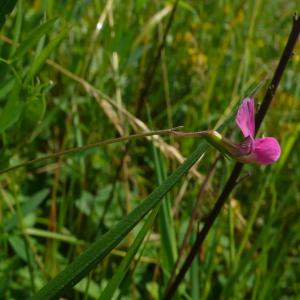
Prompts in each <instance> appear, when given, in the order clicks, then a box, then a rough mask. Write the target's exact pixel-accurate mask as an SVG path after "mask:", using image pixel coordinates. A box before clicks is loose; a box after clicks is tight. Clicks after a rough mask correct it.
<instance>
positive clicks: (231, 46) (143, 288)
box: [0, 0, 300, 300]
mask: <svg viewBox="0 0 300 300" xmlns="http://www.w3.org/2000/svg"><path fill="white" fill-rule="evenodd" d="M5 2H6V1H3V3H5ZM8 2H9V1H8ZM8 2H7V3H8ZM12 3H13V1H11V4H9V5H8V6H1V5H0V24H2V23H3V26H2V29H1V33H0V58H1V59H0V134H1V137H0V138H1V148H0V154H1V155H0V172H1V170H3V169H6V168H9V167H12V166H15V165H18V164H22V163H24V162H27V161H29V160H35V159H38V158H40V157H43V156H45V155H48V154H51V153H56V152H60V151H64V150H66V149H71V148H77V147H82V146H85V145H88V144H92V143H97V142H99V141H105V140H108V139H113V138H117V137H120V136H127V135H130V134H136V133H141V132H144V131H146V130H148V129H150V130H157V129H165V128H170V127H173V126H180V125H184V130H186V131H198V130H206V129H211V128H216V127H219V126H221V128H222V133H223V134H224V135H226V136H227V137H229V138H232V139H234V140H236V141H239V140H241V136H240V134H239V133H238V130H237V128H236V126H235V123H234V120H233V117H234V115H235V112H236V108H237V106H238V104H239V102H240V101H241V100H242V99H243V98H244V97H245V96H247V95H248V94H249V91H253V90H254V89H256V88H257V91H256V94H255V100H256V102H257V103H259V102H261V101H262V97H263V95H264V92H265V89H266V86H267V85H266V82H267V81H268V80H270V77H271V76H272V74H273V72H274V69H275V67H276V64H277V62H278V60H279V58H280V55H281V53H282V50H283V47H284V45H285V42H286V40H287V37H288V34H289V31H290V28H291V24H292V16H293V13H294V11H296V10H297V9H299V7H297V3H296V1H290V2H288V3H287V2H286V1H283V0H272V1H260V0H256V1H247V2H246V1H237V0H234V1H221V0H218V1H196V0H192V1H187V0H182V1H179V2H178V7H177V9H176V11H175V14H174V18H173V20H172V22H171V24H170V28H169V31H168V32H167V36H166V41H165V44H164V47H163V52H162V53H161V55H160V59H159V63H158V64H157V65H155V60H156V57H157V53H158V52H157V51H158V49H159V47H160V45H161V43H162V41H163V36H164V31H165V30H166V27H167V24H168V22H169V18H170V17H171V15H172V8H173V5H174V3H175V2H174V1H169V2H167V1H145V0H139V1H133V0H125V1H120V0H109V1H83V0H81V1H51V0H45V1H41V0H36V1H31V2H30V1H29V2H28V1H24V0H19V1H18V2H17V4H16V6H15V8H14V9H13V10H12V12H10V11H11V9H12V7H11V6H12ZM5 14H7V17H6V19H5V18H4V15H5ZM299 67H300V43H299V42H298V44H297V46H296V49H295V52H294V56H293V59H291V61H290V63H289V65H288V68H287V69H286V71H285V73H284V77H283V79H282V81H281V82H280V86H279V89H278V91H277V93H276V95H275V98H274V101H273V102H272V105H271V107H270V109H269V111H268V113H267V117H266V119H265V120H264V123H263V125H262V128H261V130H260V132H259V135H260V136H262V135H266V136H274V137H276V138H277V139H278V140H279V141H280V144H281V147H282V156H281V158H280V160H279V161H278V162H277V163H276V164H274V165H272V166H268V167H262V166H256V165H247V166H245V167H244V169H243V174H242V176H243V175H247V174H248V173H250V176H246V177H245V178H244V179H243V180H242V181H241V182H240V183H239V184H238V185H237V187H236V189H235V190H234V193H232V194H231V196H230V198H229V199H228V201H227V204H226V205H225V207H224V208H223V210H222V213H221V214H220V215H219V216H218V219H217V222H216V223H215V224H214V226H213V228H212V229H211V231H210V232H209V235H208V236H207V239H206V240H205V242H204V245H203V246H202V248H201V249H199V255H198V256H197V258H196V260H195V261H194V263H193V265H192V267H191V269H190V270H189V272H188V273H187V275H186V277H185V280H184V281H183V282H182V283H181V285H180V287H179V289H178V292H177V294H176V296H175V297H174V298H175V299H201V300H204V299H208V300H209V299H297V297H299V296H298V295H299V294H300V284H299V278H300V260H299V257H300V248H299V241H300V235H299V232H300V221H299V211H300V202H299V199H300V192H299V178H300V171H299V170H300V159H299V154H298V153H299V151H300V148H299V132H300V127H299V116H300V75H299ZM152 68H154V70H155V72H154V77H153V79H152V78H149V74H150V73H151V72H149V70H151V69H152ZM145 87H147V92H146V94H143V93H144V90H145ZM141 95H142V96H143V97H141ZM141 98H142V101H143V102H142V103H143V105H140V104H139V102H140V101H141ZM147 107H148V109H147ZM150 120H151V121H150ZM199 144H200V140H199V139H197V138H173V137H171V136H161V137H159V138H155V139H152V138H151V137H141V138H138V139H131V140H130V141H129V142H128V141H123V142H122V143H114V144H111V145H105V146H101V147H96V148H90V149H87V150H86V151H78V152H76V153H73V154H72V155H64V156H58V157H55V158H54V159H52V160H49V161H45V162H42V161H37V162H36V163H34V164H29V165H26V166H24V167H22V168H18V169H15V170H13V171H11V172H7V173H3V174H1V175H0V197H1V200H0V298H1V299H30V298H33V297H35V298H36V299H41V297H42V298H43V299H44V298H47V297H48V298H50V297H54V299H55V297H57V295H59V294H60V295H63V296H64V297H65V298H66V299H110V298H112V299H160V298H161V297H162V295H163V292H164V291H165V289H166V285H167V283H168V280H169V278H170V276H171V272H172V268H173V266H174V263H175V262H176V260H177V259H178V254H179V248H180V247H181V244H182V242H183V240H184V235H185V232H186V230H187V227H188V224H189V221H190V218H191V215H192V212H193V207H194V203H195V202H196V201H197V198H198V196H199V195H198V194H199V190H200V188H201V184H202V183H203V180H204V179H205V176H207V175H208V174H209V172H210V171H211V168H212V166H213V164H214V162H215V160H216V159H217V163H216V166H215V170H214V173H213V177H212V178H211V180H210V181H209V184H207V186H206V189H205V192H204V193H203V195H202V196H201V197H202V198H201V201H200V202H199V203H200V204H199V205H200V207H199V216H200V217H199V218H197V219H196V220H195V221H194V222H193V230H192V232H191V234H190V235H189V236H188V239H187V243H186V246H185V248H184V251H183V254H184V256H185V255H186V254H187V252H188V249H189V247H190V246H191V245H192V243H193V241H194V237H195V234H196V231H197V230H198V229H199V228H201V227H202V226H203V222H204V221H205V220H206V217H207V215H208V214H209V212H210V210H211V208H212V207H213V204H214V202H215V200H216V198H217V197H218V195H219V194H220V192H221V191H222V187H223V186H224V184H225V182H226V179H227V178H228V176H229V175H230V172H231V170H232V166H233V164H234V162H233V161H232V160H228V159H225V158H222V157H221V158H219V153H217V151H216V150H215V149H212V148H208V151H207V152H206V153H205V155H204V157H202V159H201V160H200V162H199V163H198V164H196V167H194V168H191V166H192V165H193V163H194V162H195V161H196V160H197V158H199V157H200V155H201V154H202V152H203V151H204V150H206V149H207V147H206V144H200V146H199ZM184 157H188V159H187V160H186V162H185V163H183V161H184V159H183V158H184ZM190 168H191V169H190ZM178 170H179V171H178ZM170 178H171V179H170ZM171 188H172V189H171ZM153 195H154V196H153ZM153 208H154V210H152V209H153ZM150 211H151V212H150ZM149 212H150V214H148V213H149ZM132 216H134V218H133V217H132ZM104 242H105V245H104V244H103V243H104ZM87 249H90V250H87ZM91 249H92V250H91ZM91 253H92V255H91ZM184 258H185V257H180V265H181V264H182V262H183V261H184ZM74 266H75V267H74ZM66 274H67V275H66ZM62 286H63V287H64V289H63V290H62V289H61V287H62ZM42 288H43V289H42ZM41 289H42V290H41ZM104 291H105V293H103V292H104ZM41 295H42V296H41ZM108 295H109V296H108ZM111 295H113V296H111Z"/></svg>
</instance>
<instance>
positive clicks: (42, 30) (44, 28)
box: [12, 18, 57, 60]
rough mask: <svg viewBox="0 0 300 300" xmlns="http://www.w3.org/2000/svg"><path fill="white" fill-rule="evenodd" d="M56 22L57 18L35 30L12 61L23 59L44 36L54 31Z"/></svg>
mask: <svg viewBox="0 0 300 300" xmlns="http://www.w3.org/2000/svg"><path fill="white" fill-rule="evenodd" d="M56 20H57V19H56V18H54V19H51V20H48V21H47V22H45V23H43V24H42V25H40V26H38V27H37V28H35V29H34V30H33V31H32V32H31V33H30V34H29V35H28V37H27V38H26V39H25V40H24V41H23V42H22V43H21V45H20V47H19V48H18V49H17V50H16V53H15V55H14V56H13V57H12V60H17V59H19V58H21V57H22V56H23V55H24V54H25V53H26V52H27V51H28V50H29V49H30V48H32V47H33V46H34V45H35V44H36V43H37V42H38V41H39V39H40V38H41V37H42V36H43V35H45V34H47V33H48V32H49V31H50V30H51V29H52V27H53V25H54V23H55V21H56Z"/></svg>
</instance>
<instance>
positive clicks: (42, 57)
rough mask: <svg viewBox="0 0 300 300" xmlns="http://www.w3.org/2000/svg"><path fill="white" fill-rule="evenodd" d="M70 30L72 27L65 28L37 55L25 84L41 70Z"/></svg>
mask: <svg viewBox="0 0 300 300" xmlns="http://www.w3.org/2000/svg"><path fill="white" fill-rule="evenodd" d="M69 30H70V27H66V28H65V29H63V30H62V31H61V32H60V33H59V34H58V35H57V36H56V37H55V38H54V39H53V40H51V41H50V43H49V44H48V45H47V46H46V47H45V48H44V49H43V50H42V51H41V53H40V54H39V55H37V56H36V57H35V59H34V61H33V62H32V65H31V66H30V69H29V71H28V74H27V76H26V78H25V80H24V85H26V84H28V82H29V81H30V80H32V79H33V77H34V76H35V75H36V74H37V73H38V72H39V70H40V69H41V67H42V66H43V64H44V63H45V61H46V59H47V58H48V57H49V55H50V54H51V53H52V52H53V51H54V50H55V48H56V47H57V46H58V45H59V44H60V42H61V41H62V40H63V39H64V38H65V37H66V35H67V33H68V32H69Z"/></svg>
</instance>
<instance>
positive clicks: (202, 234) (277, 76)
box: [163, 15, 300, 300]
mask: <svg viewBox="0 0 300 300" xmlns="http://www.w3.org/2000/svg"><path fill="white" fill-rule="evenodd" d="M299 34H300V17H299V16H297V15H295V16H294V20H293V27H292V30H291V32H290V35H289V38H288V41H287V44H286V46H285V48H284V51H283V54H282V56H281V59H280V61H279V63H278V66H277V68H276V70H275V73H274V76H273V79H272V81H271V83H270V85H269V88H268V89H267V92H266V94H265V97H264V99H263V102H262V105H261V106H260V109H259V111H258V113H257V115H256V118H255V123H256V133H257V131H258V130H259V128H260V126H261V123H262V121H263V119H264V117H265V115H266V113H267V111H268V108H269V106H270V104H271V102H272V100H273V96H274V94H275V92H276V90H277V87H278V85H279V82H280V80H281V78H282V75H283V72H284V70H285V68H286V66H287V64H288V61H289V59H290V57H291V56H292V53H293V49H294V47H295V44H296V42H297V39H298V37H299ZM242 168H243V164H241V163H236V164H235V166H234V169H233V170H232V173H231V175H230V177H229V179H228V180H227V182H226V184H225V186H224V189H223V191H222V193H221V195H220V196H219V198H218V200H217V201H216V204H215V206H214V208H213V209H212V211H211V213H210V214H209V216H208V218H207V220H206V222H205V224H204V227H203V228H202V230H201V231H199V232H198V234H197V238H196V241H195V242H194V244H193V246H192V248H191V250H190V252H189V254H188V256H187V258H186V261H185V262H184V264H183V266H182V268H181V269H180V271H179V273H178V275H177V276H176V277H175V279H174V281H173V282H172V283H170V284H169V285H168V288H167V289H166V291H165V294H164V297H163V299H165V300H167V299H172V296H173V295H174V293H175V291H176V290H177V288H178V286H179V284H180V283H181V282H182V280H183V279H184V276H185V274H186V272H187V271H188V269H189V268H190V266H191V264H192V262H193V260H194V258H195V256H196V255H197V253H198V251H199V248H200V247H201V245H202V243H203V241H204V240H205V238H206V236H207V234H208V232H209V230H210V229H211V227H212V226H213V224H214V222H215V220H216V218H217V216H218V215H219V213H220V211H221V209H222V207H223V205H224V204H225V202H226V200H227V198H228V196H229V195H230V193H231V191H232V190H233V189H234V187H235V186H236V182H237V179H238V177H239V174H240V172H241V170H242Z"/></svg>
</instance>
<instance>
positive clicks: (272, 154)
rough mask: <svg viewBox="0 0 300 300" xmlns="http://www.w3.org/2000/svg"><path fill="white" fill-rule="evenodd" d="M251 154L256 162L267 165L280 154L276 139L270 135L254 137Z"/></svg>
mask: <svg viewBox="0 0 300 300" xmlns="http://www.w3.org/2000/svg"><path fill="white" fill-rule="evenodd" d="M253 154H254V156H255V160H256V163H258V164H261V165H269V164H271V163H273V162H275V161H276V160H277V159H278V158H279V156H280V154H281V149H280V145H279V143H278V141H277V140H276V139H274V138H272V137H265V138H261V139H255V140H254V151H253Z"/></svg>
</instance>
